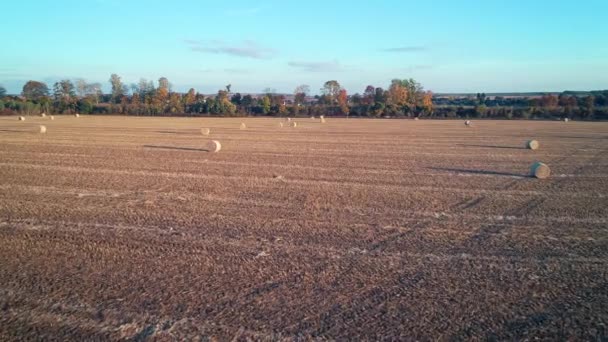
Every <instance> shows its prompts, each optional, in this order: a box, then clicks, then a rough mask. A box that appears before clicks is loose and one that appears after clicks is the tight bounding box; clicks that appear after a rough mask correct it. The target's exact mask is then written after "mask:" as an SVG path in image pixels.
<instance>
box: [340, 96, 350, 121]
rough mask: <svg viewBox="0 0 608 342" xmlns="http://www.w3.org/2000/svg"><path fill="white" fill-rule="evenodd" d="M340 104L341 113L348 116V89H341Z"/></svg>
mask: <svg viewBox="0 0 608 342" xmlns="http://www.w3.org/2000/svg"><path fill="white" fill-rule="evenodd" d="M338 106H339V107H340V112H341V114H345V115H346V116H347V117H348V112H349V109H348V94H347V93H346V89H340V92H339V93H338Z"/></svg>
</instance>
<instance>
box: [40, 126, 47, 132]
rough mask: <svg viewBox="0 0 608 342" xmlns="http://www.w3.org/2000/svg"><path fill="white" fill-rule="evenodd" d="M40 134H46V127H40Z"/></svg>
mask: <svg viewBox="0 0 608 342" xmlns="http://www.w3.org/2000/svg"><path fill="white" fill-rule="evenodd" d="M40 133H46V126H44V125H40Z"/></svg>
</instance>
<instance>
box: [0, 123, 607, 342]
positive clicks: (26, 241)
mask: <svg viewBox="0 0 608 342" xmlns="http://www.w3.org/2000/svg"><path fill="white" fill-rule="evenodd" d="M242 122H243V123H245V124H246V127H247V128H246V129H240V124H241V123H242ZM279 122H280V119H258V118H230V119H227V118H221V119H220V118H141V117H118V116H81V117H80V118H75V117H73V116H55V120H53V121H50V120H49V119H48V118H40V117H31V116H30V117H27V118H26V120H25V121H22V122H19V121H17V119H16V118H15V117H3V118H0V340H16V339H30V340H32V339H44V340H51V339H56V340H117V339H125V340H127V339H131V340H158V341H166V340H182V339H187V340H196V339H198V338H200V339H202V340H205V339H218V340H232V339H235V340H246V339H254V340H279V339H293V338H302V339H310V338H324V339H342V340H344V339H367V340H378V339H405V338H410V339H456V340H468V339H472V338H478V339H515V340H521V339H532V338H535V337H539V338H544V339H550V340H555V339H568V338H570V339H585V340H594V339H598V340H599V339H602V338H608V326H607V325H608V209H607V208H608V173H606V169H607V167H608V123H588V122H569V123H564V122H557V121H555V122H548V121H543V122H541V121H538V122H528V121H476V122H474V124H473V126H472V127H465V126H464V124H463V123H462V121H434V120H420V121H414V120H366V119H350V120H347V119H328V120H327V123H325V124H322V123H320V122H319V121H318V120H314V121H313V120H311V119H310V118H305V119H298V120H297V122H298V126H297V128H292V127H288V126H287V125H285V127H279ZM41 124H42V125H45V126H46V128H47V133H46V134H40V133H39V125H41ZM203 127H206V128H210V130H211V132H210V134H209V136H203V135H202V134H201V128H203ZM210 139H216V140H218V141H220V142H221V145H222V149H221V151H220V152H219V153H209V152H207V151H205V148H204V146H205V144H206V142H207V141H209V140H210ZM529 139H537V140H538V141H539V142H540V148H539V149H538V150H535V151H531V150H528V149H525V142H526V141H527V140H529ZM536 161H542V162H544V163H546V164H547V165H549V166H550V167H551V173H552V174H551V177H550V178H548V179H545V180H538V179H534V178H531V177H528V176H527V175H528V173H529V167H530V166H531V165H532V164H533V163H534V162H536Z"/></svg>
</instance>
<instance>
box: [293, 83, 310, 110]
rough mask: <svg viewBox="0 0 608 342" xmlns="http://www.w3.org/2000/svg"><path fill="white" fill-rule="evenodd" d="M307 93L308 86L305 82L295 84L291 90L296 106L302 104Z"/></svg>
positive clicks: (308, 91) (308, 90)
mask: <svg viewBox="0 0 608 342" xmlns="http://www.w3.org/2000/svg"><path fill="white" fill-rule="evenodd" d="M308 93H310V86H308V85H306V84H302V85H299V86H297V87H296V89H295V90H294V91H293V95H294V104H295V105H296V106H301V105H303V104H304V102H305V101H306V96H308Z"/></svg>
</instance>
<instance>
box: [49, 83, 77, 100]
mask: <svg viewBox="0 0 608 342" xmlns="http://www.w3.org/2000/svg"><path fill="white" fill-rule="evenodd" d="M75 89H76V88H75V87H74V84H73V83H72V81H70V80H61V81H59V82H55V84H54V85H53V96H54V97H55V100H56V101H60V100H63V101H68V102H69V101H71V100H72V99H73V98H74V97H76V92H75Z"/></svg>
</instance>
